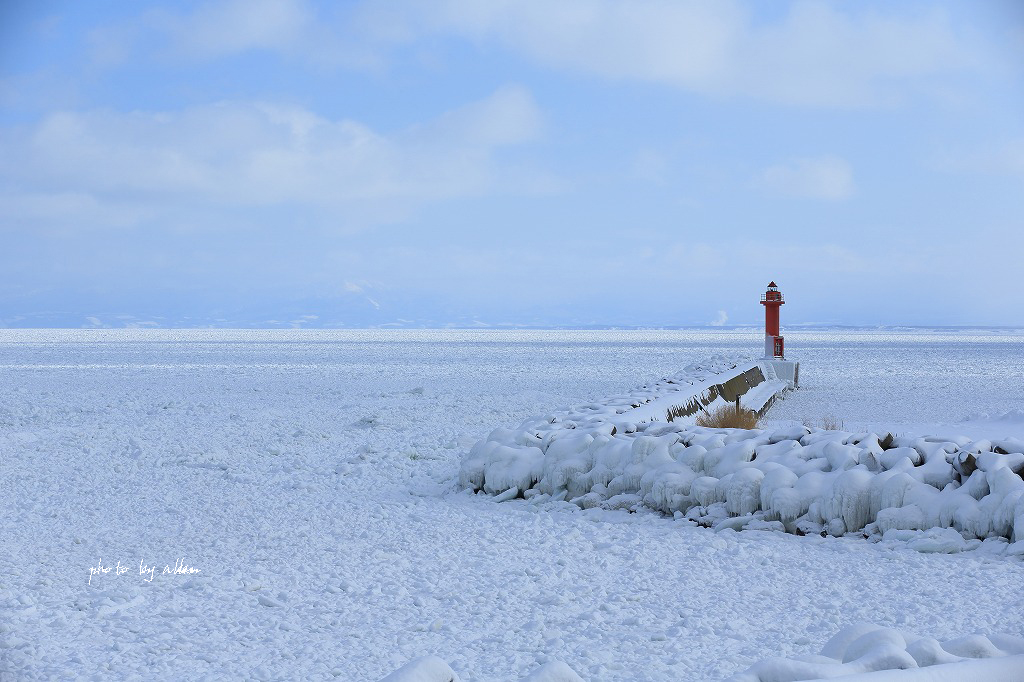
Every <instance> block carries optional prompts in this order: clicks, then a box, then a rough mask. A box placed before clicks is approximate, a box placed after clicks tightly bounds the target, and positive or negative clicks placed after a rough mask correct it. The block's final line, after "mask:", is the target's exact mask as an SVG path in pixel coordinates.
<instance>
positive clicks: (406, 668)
mask: <svg viewBox="0 0 1024 682" xmlns="http://www.w3.org/2000/svg"><path fill="white" fill-rule="evenodd" d="M380 682H461V679H460V678H459V676H458V675H456V674H455V671H454V670H452V669H451V667H449V665H448V664H447V663H445V662H444V661H443V660H441V659H440V658H438V657H437V656H423V657H422V658H416V659H413V660H411V661H409V662H408V663H406V664H405V665H403V666H402V667H401V668H399V669H398V670H396V671H395V672H393V673H391V674H390V675H388V676H387V677H385V678H384V679H382V680H381V681H380Z"/></svg>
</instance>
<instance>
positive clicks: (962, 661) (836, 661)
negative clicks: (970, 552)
mask: <svg viewBox="0 0 1024 682" xmlns="http://www.w3.org/2000/svg"><path fill="white" fill-rule="evenodd" d="M897 670H900V671H908V672H903V673H900V674H899V675H898V676H896V677H893V678H891V679H896V680H917V681H919V682H925V681H926V680H928V681H932V682H938V681H940V680H968V679H976V680H987V681H988V682H1013V681H1015V680H1019V679H1021V677H1020V674H1021V670H1024V639H1022V638H1020V637H1013V636H1010V635H990V636H987V637H986V636H985V635H980V634H975V635H967V636H964V637H958V638H956V639H951V640H948V641H945V642H941V643H940V642H939V641H937V640H935V639H933V638H931V637H918V636H915V635H912V634H908V633H905V632H902V631H900V630H895V629H892V628H883V627H878V626H876V625H851V626H850V627H847V628H844V629H843V630H840V631H839V633H838V634H836V635H835V636H834V637H833V638H832V639H831V640H829V641H828V643H827V644H826V645H825V647H824V648H823V649H822V650H821V654H820V655H817V656H800V657H796V658H788V659H787V658H770V659H767V660H764V661H761V662H759V663H756V664H755V665H753V666H751V667H750V668H748V669H747V670H746V671H744V672H742V673H739V674H738V675H733V676H732V677H730V678H728V680H726V682H794V681H795V680H818V679H830V678H834V677H838V678H840V679H843V680H861V679H863V680H864V681H865V682H867V681H868V680H883V679H884V680H888V679H890V678H889V677H888V676H883V677H879V676H877V674H867V675H864V676H863V677H862V674H864V673H878V672H879V671H897ZM911 671H912V672H911ZM850 676H852V677H850Z"/></svg>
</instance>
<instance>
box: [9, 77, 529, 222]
mask: <svg viewBox="0 0 1024 682" xmlns="http://www.w3.org/2000/svg"><path fill="white" fill-rule="evenodd" d="M540 128H541V114H540V111H539V110H538V108H537V106H536V105H535V103H534V101H533V98H532V97H531V96H530V93H529V92H528V91H526V90H525V89H523V88H520V87H516V86H509V87H505V88H501V89H499V90H498V91H496V92H495V93H494V94H492V95H491V96H490V97H487V98H485V99H484V100H481V101H479V102H474V103H471V104H469V105H468V106H466V107H463V108H461V109H457V110H454V111H452V112H449V113H448V114H445V115H443V116H441V117H440V118H439V119H437V120H435V121H432V122H429V123H426V124H423V125H419V126H416V127H413V128H410V129H408V130H405V131H400V132H398V133H394V134H383V133H379V132H376V131H374V130H372V129H370V128H369V127H367V126H365V125H363V124H361V123H358V122H356V121H351V120H329V119H325V118H323V117H320V116H318V115H316V114H314V113H312V112H310V111H307V110H305V109H301V108H297V107H290V106H279V105H274V104H267V103H258V102H257V103H253V102H223V103H219V104H214V105H206V106H200V107H195V108H192V109H186V110H183V111H170V112H133V113H119V112H113V111H108V110H100V111H91V112H84V113H78V112H63V113H56V114H52V115H50V116H47V117H46V118H45V119H43V120H42V121H41V122H39V123H38V124H36V125H33V126H29V127H27V128H21V129H8V130H7V131H4V132H3V133H0V147H2V148H3V149H5V154H4V157H3V158H2V159H0V201H2V202H3V203H4V205H5V206H6V207H7V208H8V209H10V210H12V211H13V212H14V213H15V214H17V215H19V216H20V217H21V218H22V219H23V220H25V221H28V222H31V221H37V220H38V221H45V220H46V219H47V218H58V219H61V220H63V221H66V220H69V219H72V218H79V219H82V220H85V221H88V219H89V218H90V217H94V218H95V219H96V221H102V222H104V223H106V224H110V223H114V224H117V223H119V222H124V223H129V224H130V223H132V222H134V220H137V219H138V218H140V217H144V216H151V215H153V214H154V213H156V212H159V211H158V208H159V207H161V206H166V205H168V204H172V205H174V206H175V207H189V206H191V207H197V208H196V210H200V209H202V208H203V207H210V206H219V207H226V208H232V207H233V208H247V207H248V208H252V207H270V206H277V205H289V204H297V205H302V206H304V207H313V208H314V209H317V210H325V211H328V212H333V213H334V214H338V213H339V212H340V213H346V212H347V210H348V209H351V208H352V207H353V206H356V205H364V204H367V203H371V204H379V205H381V206H384V207H387V210H394V207H395V206H404V205H415V204H416V203H421V202H430V201H438V200H444V199H449V198H455V197H466V196H479V195H483V194H487V193H494V192H499V193H514V192H516V191H520V190H522V189H523V186H522V185H521V184H517V182H518V181H517V179H516V178H513V177H509V175H508V174H506V173H505V171H504V170H503V169H502V165H501V163H500V162H499V161H497V160H496V158H495V157H496V155H497V154H498V153H499V152H500V150H501V148H503V147H507V146H510V145H517V144H522V143H524V142H527V141H529V140H531V139H533V138H534V137H536V136H537V135H539V133H540ZM528 184H534V185H536V180H535V179H530V181H529V183H528ZM15 188H17V189H15ZM531 191H532V189H531Z"/></svg>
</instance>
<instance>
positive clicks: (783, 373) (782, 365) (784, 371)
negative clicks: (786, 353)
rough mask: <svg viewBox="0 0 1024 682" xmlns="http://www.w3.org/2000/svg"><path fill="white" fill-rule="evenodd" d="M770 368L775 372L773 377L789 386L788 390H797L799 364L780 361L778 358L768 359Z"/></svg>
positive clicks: (791, 361) (790, 361) (798, 384)
mask: <svg viewBox="0 0 1024 682" xmlns="http://www.w3.org/2000/svg"><path fill="white" fill-rule="evenodd" d="M768 361H769V362H770V363H771V365H772V368H773V369H774V370H775V376H776V378H778V379H779V380H780V381H785V382H786V383H788V384H789V386H790V388H799V386H800V363H799V362H795V361H793V360H781V359H779V358H768Z"/></svg>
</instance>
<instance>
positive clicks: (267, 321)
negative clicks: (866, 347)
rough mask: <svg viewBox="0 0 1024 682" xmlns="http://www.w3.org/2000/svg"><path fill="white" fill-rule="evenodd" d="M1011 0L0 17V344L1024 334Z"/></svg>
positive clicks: (283, 6) (653, 2) (1018, 112)
mask: <svg viewBox="0 0 1024 682" xmlns="http://www.w3.org/2000/svg"><path fill="white" fill-rule="evenodd" d="M1022 264H1024V3H1020V2H1016V1H1015V0H976V1H972V2H915V1H913V0H910V1H907V2H899V3H893V2H871V1H862V2H773V3H764V2H740V1H738V0H715V1H713V2H712V1H710V0H709V1H706V2H694V1H688V0H680V1H668V0H629V1H624V2H618V1H614V0H586V1H584V0H559V1H558V2H550V1H549V0H518V1H514V2H513V1H511V0H508V1H506V0H493V1H487V0H434V1H432V2H415V1H411V0H382V1H378V2H365V3H364V2H357V1H353V2H344V3H336V2H314V1H312V0H309V1H306V0H214V1H212V2H180V1H179V2H144V1H143V2H131V3H125V2H115V1H113V0H96V1H95V2H87V3H86V2H77V1H70V0H65V1H56V0H33V1H29V0H23V1H19V0H7V1H6V2H3V3H0V326H6V327H37V326H44V327H45V326H52V327H82V326H85V327H90V326H101V327H123V326H161V327H174V326H182V327H192V326H196V327H204V326H224V327H295V326H301V327H374V326H407V327H421V326H428V327H443V326H464V327H473V326H505V325H513V326H542V327H544V326H555V327H586V326H651V327H672V326H704V325H710V326H721V325H725V326H729V325H751V324H760V323H761V321H762V320H763V309H762V307H761V306H760V305H758V300H759V296H760V294H761V293H762V292H763V291H764V288H765V285H766V284H767V283H768V281H769V280H775V281H776V282H778V284H779V286H780V288H781V290H782V291H783V293H784V294H785V296H786V301H787V303H786V306H785V307H784V308H783V310H782V321H783V326H785V325H787V324H791V325H797V324H830V325H831V324H836V325H868V326H871V325H997V326H1024V295H1022V292H1024V268H1022Z"/></svg>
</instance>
